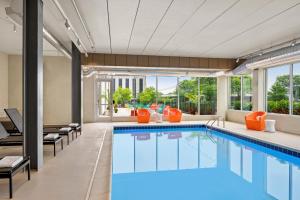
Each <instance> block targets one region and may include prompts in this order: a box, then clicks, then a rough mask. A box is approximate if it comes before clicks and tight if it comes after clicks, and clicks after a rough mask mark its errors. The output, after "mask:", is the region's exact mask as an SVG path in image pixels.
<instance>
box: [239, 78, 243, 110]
mask: <svg viewBox="0 0 300 200" xmlns="http://www.w3.org/2000/svg"><path fill="white" fill-rule="evenodd" d="M240 82H241V91H240V95H241V98H240V101H241V105H240V110H243V76H241V77H240Z"/></svg>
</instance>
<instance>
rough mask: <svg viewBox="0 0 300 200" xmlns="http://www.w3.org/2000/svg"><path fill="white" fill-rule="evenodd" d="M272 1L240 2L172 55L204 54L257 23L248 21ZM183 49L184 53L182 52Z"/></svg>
mask: <svg viewBox="0 0 300 200" xmlns="http://www.w3.org/2000/svg"><path fill="white" fill-rule="evenodd" d="M272 1H273V0H252V1H240V2H239V3H237V4H236V5H235V6H234V7H232V8H231V10H230V11H229V12H226V13H225V14H224V15H223V16H222V17H221V18H219V19H218V20H216V21H215V22H214V23H213V24H211V25H210V26H209V27H207V28H206V29H205V30H203V31H201V32H200V33H199V34H197V35H195V37H193V38H190V39H187V40H186V42H185V43H184V44H183V45H182V46H181V47H180V48H178V49H177V50H176V51H175V52H173V54H175V55H176V54H181V53H184V54H191V55H192V56H195V55H196V54H197V55H202V54H204V52H205V51H206V50H208V49H209V48H211V47H213V46H214V45H216V44H218V43H220V42H221V41H223V40H226V39H227V38H228V37H231V36H232V35H234V34H236V33H238V32H240V31H241V30H243V28H248V27H249V26H251V25H252V23H257V21H256V20H248V19H250V18H251V17H253V16H255V15H256V14H257V12H258V11H259V10H261V9H262V8H263V7H264V6H265V5H267V4H270V3H271V2H272ZM265 16H269V14H268V13H266V14H265ZM246 21H250V23H246ZM212 38H213V39H212ZM183 49H184V52H182V50H183Z"/></svg>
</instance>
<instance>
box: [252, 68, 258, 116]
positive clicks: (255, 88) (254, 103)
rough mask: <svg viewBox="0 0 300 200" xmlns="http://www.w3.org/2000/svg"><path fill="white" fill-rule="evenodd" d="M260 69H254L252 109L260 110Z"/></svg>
mask: <svg viewBox="0 0 300 200" xmlns="http://www.w3.org/2000/svg"><path fill="white" fill-rule="evenodd" d="M258 80H259V77H258V69H255V70H253V73H252V110H253V111H258V101H259V100H258V89H259V86H258Z"/></svg>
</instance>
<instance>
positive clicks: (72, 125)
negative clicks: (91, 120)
mask: <svg viewBox="0 0 300 200" xmlns="http://www.w3.org/2000/svg"><path fill="white" fill-rule="evenodd" d="M69 126H70V127H74V128H75V127H77V126H79V124H78V123H71V124H69Z"/></svg>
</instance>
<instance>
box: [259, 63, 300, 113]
mask: <svg viewBox="0 0 300 200" xmlns="http://www.w3.org/2000/svg"><path fill="white" fill-rule="evenodd" d="M296 64H300V62H292V63H286V64H281V65H276V66H271V67H267V68H265V69H264V79H265V81H264V111H265V112H267V113H271V114H277V115H292V116H299V115H294V108H293V103H294V65H296ZM282 66H288V67H289V88H288V92H289V114H284V113H274V112H269V111H268V78H269V77H268V70H269V69H272V68H276V67H282Z"/></svg>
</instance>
